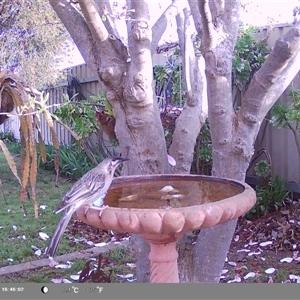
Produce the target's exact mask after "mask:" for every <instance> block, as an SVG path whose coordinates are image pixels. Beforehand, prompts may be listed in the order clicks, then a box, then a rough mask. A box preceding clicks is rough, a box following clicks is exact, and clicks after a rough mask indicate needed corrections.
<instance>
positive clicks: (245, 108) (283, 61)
mask: <svg viewBox="0 0 300 300" xmlns="http://www.w3.org/2000/svg"><path fill="white" fill-rule="evenodd" d="M299 65H300V25H298V26H297V27H294V28H292V29H291V30H290V31H288V32H287V33H286V34H285V36H284V37H283V38H281V39H279V40H277V41H276V43H275V46H274V48H273V50H272V52H271V53H270V54H269V56H268V58H267V60H266V61H265V62H264V64H263V65H262V67H261V68H260V69H259V70H258V71H257V73H256V74H255V75H254V77H253V78H252V80H251V82H250V84H249V87H248V90H247V91H246V93H245V95H244V99H243V102H242V106H241V109H240V110H239V112H238V115H239V117H240V118H241V120H243V122H244V123H245V124H247V125H248V126H250V127H253V125H254V126H255V127H259V123H260V122H261V121H262V120H263V118H264V116H265V115H266V113H267V112H268V111H269V110H270V108H271V107H272V106H273V104H274V103H275V102H276V101H277V99H278V97H279V95H281V94H282V93H283V92H284V90H285V89H286V88H287V86H288V85H289V84H290V82H291V80H292V79H293V78H294V77H295V76H296V74H297V73H298V71H299ZM257 130H258V128H257Z"/></svg>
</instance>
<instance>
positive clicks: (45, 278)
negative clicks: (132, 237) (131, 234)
mask: <svg viewBox="0 0 300 300" xmlns="http://www.w3.org/2000/svg"><path fill="white" fill-rule="evenodd" d="M87 261H89V259H78V260H76V261H75V262H74V263H73V265H72V267H71V268H70V269H51V268H49V267H43V268H39V269H34V270H30V271H24V272H20V273H13V274H8V275H4V276H1V283H22V282H33V283H49V282H51V280H52V279H58V278H63V279H68V280H70V281H72V280H71V279H70V275H76V274H77V273H78V272H79V271H82V269H83V268H84V266H85V264H86V262H87ZM128 262H132V259H131V258H130V256H129V252H128V250H127V249H126V248H125V247H120V248H116V249H114V250H110V251H108V252H107V253H104V254H103V264H102V266H101V270H102V271H103V272H104V273H105V274H106V275H107V276H108V275H109V273H110V271H112V273H111V277H110V279H111V282H114V283H122V282H126V279H122V278H119V277H118V276H117V274H122V275H124V274H129V273H131V274H132V273H133V274H134V270H132V269H131V268H129V267H128V266H127V265H126V264H127V263H128ZM94 264H97V261H91V263H90V268H91V269H92V267H93V265H94ZM87 282H91V281H90V280H88V281H87Z"/></svg>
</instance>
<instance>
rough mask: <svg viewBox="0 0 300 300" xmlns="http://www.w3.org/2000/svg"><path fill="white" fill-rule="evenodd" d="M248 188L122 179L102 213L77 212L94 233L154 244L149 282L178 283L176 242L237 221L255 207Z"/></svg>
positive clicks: (201, 180) (176, 179)
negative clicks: (111, 232) (198, 231)
mask: <svg viewBox="0 0 300 300" xmlns="http://www.w3.org/2000/svg"><path fill="white" fill-rule="evenodd" d="M255 201H256V194H255V191H254V190H253V189H252V188H251V187H250V186H249V185H247V184H246V183H243V182H240V181H236V180H229V179H224V178H217V177H211V176H202V175H144V176H124V177H117V178H115V179H114V180H113V182H112V185H111V187H110V189H109V190H108V193H107V195H106V197H105V199H104V204H106V205H108V206H109V207H107V208H106V209H105V210H104V211H103V212H101V213H100V212H99V210H98V209H95V208H93V207H92V208H91V209H89V210H88V211H87V213H85V211H86V210H85V209H84V208H80V209H78V210H77V211H76V214H77V217H78V218H79V219H80V220H82V221H83V222H84V223H86V224H89V225H91V226H94V227H96V228H101V229H108V230H114V231H117V232H128V233H131V234H139V235H140V236H141V237H142V238H143V239H145V240H146V241H147V242H148V243H149V244H150V249H151V250H150V254H149V260H150V266H151V269H150V272H151V274H150V282H151V283H178V282H179V277H178V266H177V257H178V253H177V250H176V241H177V240H178V239H180V238H181V237H182V236H183V234H184V233H186V232H188V231H192V230H196V229H203V228H208V227H212V226H214V225H216V224H221V223H225V222H227V221H230V220H233V219H236V218H238V217H240V216H241V215H243V214H244V213H246V212H247V211H249V210H250V209H251V208H252V207H253V206H254V204H255Z"/></svg>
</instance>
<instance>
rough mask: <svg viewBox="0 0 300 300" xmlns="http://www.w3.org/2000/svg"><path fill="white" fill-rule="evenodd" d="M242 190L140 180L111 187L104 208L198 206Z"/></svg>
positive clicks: (223, 185)
mask: <svg viewBox="0 0 300 300" xmlns="http://www.w3.org/2000/svg"><path fill="white" fill-rule="evenodd" d="M243 190H244V188H243V187H242V186H239V185H237V184H229V183H228V182H227V181H224V182H222V181H221V182H220V181H212V180H200V181H199V180H191V179H189V180H181V179H178V180H174V178H173V179H172V180H169V179H167V178H166V179H164V180H161V179H159V180H153V179H152V180H151V181H149V180H141V181H140V182H136V181H135V182H132V181H131V182H130V181H129V182H122V183H117V184H112V186H111V188H110V189H109V191H108V193H107V195H106V197H105V199H104V204H105V205H108V206H110V207H120V208H140V209H145V208H166V209H168V208H172V207H184V206H193V205H200V204H204V203H208V202H215V201H218V200H222V199H226V198H228V197H232V196H234V195H237V194H239V193H242V192H243Z"/></svg>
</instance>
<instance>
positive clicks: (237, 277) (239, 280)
mask: <svg viewBox="0 0 300 300" xmlns="http://www.w3.org/2000/svg"><path fill="white" fill-rule="evenodd" d="M241 281H242V279H241V277H240V276H238V275H235V276H234V279H233V280H229V281H227V283H234V282H241Z"/></svg>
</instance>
